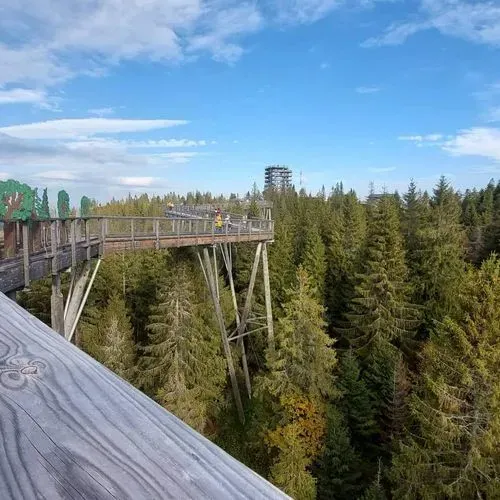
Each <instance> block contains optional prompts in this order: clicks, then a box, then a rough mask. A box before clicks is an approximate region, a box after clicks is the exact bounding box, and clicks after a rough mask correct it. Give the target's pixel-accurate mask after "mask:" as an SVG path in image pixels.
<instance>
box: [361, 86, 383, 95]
mask: <svg viewBox="0 0 500 500" xmlns="http://www.w3.org/2000/svg"><path fill="white" fill-rule="evenodd" d="M355 90H356V92H357V93H358V94H375V93H376V92H380V90H381V89H380V87H376V86H374V85H372V86H368V87H356V89H355Z"/></svg>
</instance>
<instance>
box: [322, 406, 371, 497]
mask: <svg viewBox="0 0 500 500" xmlns="http://www.w3.org/2000/svg"><path fill="white" fill-rule="evenodd" d="M360 467H361V464H360V459H359V457H358V455H357V453H356V452H355V450H354V448H353V446H352V445H351V440H350V437H349V429H348V427H347V425H346V423H345V421H344V417H343V415H342V413H341V412H340V411H339V410H338V409H337V408H336V407H335V406H333V405H331V406H330V407H329V408H328V412H327V432H326V439H325V447H324V451H323V453H322V455H321V456H320V457H319V459H318V466H317V468H316V470H315V473H316V476H317V478H318V487H317V498H318V499H319V500H323V499H324V500H327V499H331V498H335V499H339V500H340V499H346V500H350V499H352V498H353V497H354V496H355V495H357V494H359V493H360V492H361V489H362V485H363V482H362V472H361V470H360Z"/></svg>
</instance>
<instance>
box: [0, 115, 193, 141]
mask: <svg viewBox="0 0 500 500" xmlns="http://www.w3.org/2000/svg"><path fill="white" fill-rule="evenodd" d="M187 123H188V122H187V121H186V120H125V119H113V118H76V119H62V120H50V121H46V122H38V123H28V124H24V125H11V126H8V127H0V133H4V134H7V135H9V136H11V137H17V138H21V139H74V138H78V137H89V136H94V135H98V134H117V133H121V132H142V131H148V130H155V129H163V128H168V127H173V126H176V125H185V124H187Z"/></svg>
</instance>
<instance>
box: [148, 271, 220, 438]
mask: <svg viewBox="0 0 500 500" xmlns="http://www.w3.org/2000/svg"><path fill="white" fill-rule="evenodd" d="M192 281H193V273H192V271H191V269H190V268H189V266H188V265H187V264H186V263H180V264H179V265H178V268H177V272H176V273H175V275H172V274H171V275H170V276H168V277H167V278H166V280H165V281H164V282H163V284H162V287H161V289H160V293H159V303H158V305H157V306H155V307H154V308H153V311H152V314H151V317H150V320H149V324H148V326H147V328H148V331H149V332H150V334H149V339H148V344H147V345H146V346H145V347H144V348H143V351H144V356H143V357H142V359H141V365H140V366H141V371H140V375H139V383H140V384H141V385H142V386H143V387H145V388H146V389H147V390H150V391H152V393H153V394H155V395H156V399H157V400H158V402H159V403H161V404H162V405H164V406H165V407H166V408H168V409H169V410H170V411H172V412H173V413H174V414H176V415H177V416H179V417H180V418H181V419H182V420H184V421H185V422H186V423H188V424H190V425H191V426H192V427H194V428H195V429H197V430H199V431H203V430H204V429H205V426H206V425H207V421H208V419H209V417H210V416H211V414H212V411H213V405H214V402H215V401H217V399H218V398H219V397H220V396H221V393H222V387H223V383H224V381H225V366H224V361H223V358H222V357H221V354H220V340H219V338H220V337H219V335H218V334H217V330H216V326H215V322H214V320H213V318H209V317H208V316H207V315H203V314H200V312H201V311H200V307H201V306H200V305H199V304H197V302H196V301H197V299H196V297H195V293H194V287H193V283H192ZM210 320H211V321H210Z"/></svg>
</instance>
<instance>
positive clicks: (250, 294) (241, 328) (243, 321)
mask: <svg viewBox="0 0 500 500" xmlns="http://www.w3.org/2000/svg"><path fill="white" fill-rule="evenodd" d="M261 251H262V243H259V244H258V245H257V250H256V251H255V258H254V261H253V267H252V273H251V275H250V283H249V285H248V292H247V297H246V300H245V307H244V308H243V312H242V314H241V322H240V326H239V327H238V335H241V334H242V333H243V331H244V330H245V328H246V326H247V321H248V315H249V314H250V308H251V306H252V297H253V289H254V287H255V279H256V278H257V271H258V269H259V260H260V254H261Z"/></svg>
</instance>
